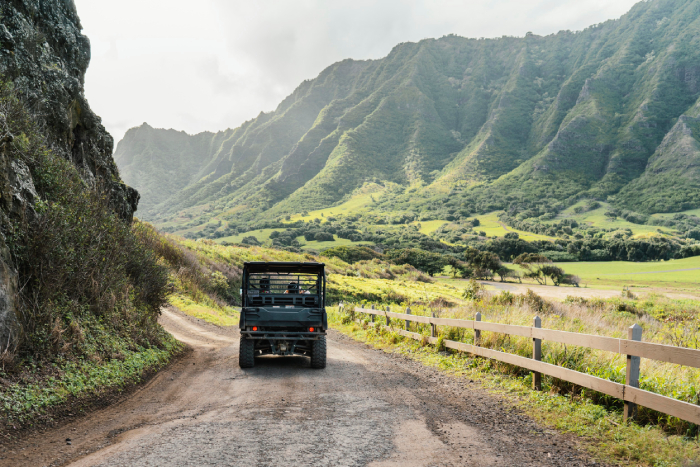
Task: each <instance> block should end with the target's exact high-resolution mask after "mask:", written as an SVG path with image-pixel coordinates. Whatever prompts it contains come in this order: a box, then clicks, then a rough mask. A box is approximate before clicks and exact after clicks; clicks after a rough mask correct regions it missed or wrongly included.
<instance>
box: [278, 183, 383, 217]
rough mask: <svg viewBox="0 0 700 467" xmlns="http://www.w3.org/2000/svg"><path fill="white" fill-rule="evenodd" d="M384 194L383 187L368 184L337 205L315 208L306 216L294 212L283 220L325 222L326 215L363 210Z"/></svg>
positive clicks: (345, 213)
mask: <svg viewBox="0 0 700 467" xmlns="http://www.w3.org/2000/svg"><path fill="white" fill-rule="evenodd" d="M383 194H384V188H383V187H381V186H380V185H376V184H369V185H366V186H364V187H362V188H361V189H360V192H359V193H357V194H356V195H354V196H353V197H352V198H350V199H349V200H347V201H345V202H344V203H342V204H339V205H338V206H333V207H331V208H325V209H317V210H315V211H309V213H308V216H302V215H301V214H295V215H293V216H291V218H290V220H285V221H284V222H296V221H304V222H311V221H313V220H314V219H320V220H321V221H322V222H325V221H326V219H327V218H328V216H331V217H333V216H338V215H348V214H353V213H355V212H358V211H361V210H364V209H365V208H367V207H369V206H371V205H372V204H374V201H373V199H374V200H376V201H379V199H380V198H381V197H382V195H383Z"/></svg>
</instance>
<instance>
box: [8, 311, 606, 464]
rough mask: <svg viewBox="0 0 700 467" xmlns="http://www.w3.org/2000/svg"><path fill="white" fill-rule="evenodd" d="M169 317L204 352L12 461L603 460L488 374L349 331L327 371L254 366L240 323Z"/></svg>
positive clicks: (335, 342) (21, 448) (268, 360)
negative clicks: (436, 365) (438, 365)
mask: <svg viewBox="0 0 700 467" xmlns="http://www.w3.org/2000/svg"><path fill="white" fill-rule="evenodd" d="M161 322H162V325H163V326H164V328H165V329H167V330H168V331H169V332H171V333H172V334H173V335H174V336H175V337H176V338H178V339H179V340H181V341H182V342H185V343H186V344H188V345H189V346H190V347H192V349H193V350H192V352H190V353H189V354H187V355H186V356H185V357H183V358H181V359H180V360H179V361H178V362H176V363H175V364H173V365H171V366H170V367H168V368H167V369H165V370H163V371H162V372H161V373H159V374H158V375H157V376H156V377H155V378H154V379H152V380H151V381H150V382H149V383H148V384H146V385H145V386H144V387H143V388H141V389H139V390H137V391H136V392H135V393H134V394H132V395H131V396H129V397H128V398H126V399H125V400H123V401H122V402H120V403H118V404H115V405H113V406H110V407H107V408H105V409H102V410H99V411H96V412H93V413H91V414H89V415H88V416H86V417H84V418H82V419H79V420H76V421H74V422H71V423H70V424H67V425H65V426H63V427H60V428H58V429H53V430H49V431H46V432H44V433H37V434H35V435H31V436H28V437H27V438H26V439H24V440H22V441H21V442H20V443H19V444H17V445H15V446H13V447H12V451H11V452H10V453H6V454H7V457H5V458H4V459H3V460H0V465H8V466H9V465H12V466H18V465H28V466H41V465H46V466H49V465H51V466H58V465H70V466H75V467H78V466H129V467H132V466H165V465H167V466H238V465H245V466H251V465H254V466H278V465H291V466H306V465H308V466H365V465H369V466H373V467H385V466H458V465H459V466H543V465H544V466H584V465H595V464H594V463H593V462H592V461H591V460H590V458H589V457H587V455H586V454H585V453H583V452H581V451H579V450H578V449H577V447H576V444H575V440H574V439H573V438H571V437H566V436H562V435H560V434H557V433H555V432H553V431H551V430H548V429H546V428H543V427H541V426H538V425H537V424H536V423H535V422H534V421H533V420H531V419H530V418H528V417H527V416H525V415H523V414H522V413H520V412H519V411H517V410H516V409H513V408H512V404H508V403H504V401H502V400H501V399H499V398H498V397H497V396H494V395H492V394H489V393H487V392H486V391H484V390H483V389H481V388H480V386H479V385H478V383H475V382H470V381H469V380H465V379H460V378H455V377H452V376H449V375H445V374H444V373H441V372H440V371H438V370H435V369H432V368H428V367H426V366H424V365H422V364H420V363H419V362H416V361H413V360H411V359H409V358H406V357H403V356H401V355H396V354H388V353H385V352H383V351H380V350H375V349H372V348H370V347H368V346H366V345H365V344H362V343H359V342H356V341H354V340H352V339H351V338H349V337H347V336H345V335H342V334H340V333H337V332H335V331H330V333H329V339H328V366H327V368H326V369H324V370H313V369H311V368H310V367H309V361H308V359H306V358H302V357H291V358H290V357H287V358H280V357H263V358H259V359H258V360H257V361H256V366H255V368H252V369H249V370H241V369H240V368H239V367H238V331H237V329H235V328H220V327H217V326H214V325H211V324H208V323H205V322H203V321H201V320H197V319H194V318H191V317H189V316H187V315H184V314H182V313H180V312H179V311H177V310H175V309H172V308H169V309H166V310H164V311H163V315H162V319H161ZM67 439H70V444H68V442H67V441H66V440H67Z"/></svg>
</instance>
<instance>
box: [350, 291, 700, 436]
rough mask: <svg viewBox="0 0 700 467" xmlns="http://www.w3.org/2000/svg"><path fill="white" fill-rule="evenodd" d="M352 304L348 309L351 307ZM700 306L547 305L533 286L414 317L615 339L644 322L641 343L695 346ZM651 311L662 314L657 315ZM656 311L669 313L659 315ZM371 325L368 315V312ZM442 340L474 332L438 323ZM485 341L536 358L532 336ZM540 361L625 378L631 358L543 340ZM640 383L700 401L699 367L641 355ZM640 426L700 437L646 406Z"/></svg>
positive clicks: (575, 301) (548, 384)
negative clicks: (478, 319) (538, 324)
mask: <svg viewBox="0 0 700 467" xmlns="http://www.w3.org/2000/svg"><path fill="white" fill-rule="evenodd" d="M382 306H389V307H390V308H391V310H392V311H395V312H403V310H404V309H405V304H403V305H400V306H397V305H395V304H390V303H388V302H387V303H385V304H383V305H382ZM352 307H353V304H352V303H348V304H347V306H346V309H351V308H352ZM699 310H700V303H697V302H691V301H678V300H670V299H667V298H665V297H661V296H656V297H652V299H647V300H645V301H643V302H639V303H635V301H634V300H623V299H622V298H621V299H608V300H597V299H596V300H585V299H580V298H574V297H570V298H568V299H567V300H565V302H563V303H559V302H549V301H546V300H544V299H542V298H541V297H539V296H537V295H536V294H534V293H532V292H531V291H528V293H527V294H523V295H514V294H511V293H508V292H503V293H501V294H499V295H491V294H488V293H486V292H484V291H483V290H482V291H480V292H479V293H478V294H477V297H476V298H475V299H474V300H469V301H467V302H466V303H463V304H462V305H460V306H453V307H450V306H445V305H444V304H436V303H433V304H413V305H412V306H411V312H412V313H413V314H417V315H423V316H431V315H433V314H434V315H436V316H438V317H444V318H456V319H467V320H472V319H474V317H475V315H476V313H477V312H478V313H481V316H482V321H488V322H494V323H503V324H514V325H521V326H532V324H533V318H534V317H535V316H539V317H540V318H541V319H542V327H544V328H549V329H556V330H562V331H569V332H576V333H584V334H596V335H603V336H609V337H615V338H627V330H628V328H629V327H630V326H632V325H633V324H639V325H641V326H642V328H643V330H644V334H643V340H644V341H647V342H657V343H661V344H667V345H682V346H685V347H690V348H698V336H699V332H698V329H699V328H698V321H697V316H698V311H699ZM654 311H656V312H657V313H658V315H657V316H654V314H653V313H654ZM658 316H664V317H665V318H663V319H659V318H658ZM363 319H364V321H365V322H366V323H367V326H370V325H371V323H370V318H369V317H363ZM391 323H392V326H394V327H397V328H403V327H404V321H403V320H391ZM411 327H412V330H414V331H416V332H419V333H422V334H424V335H429V333H430V326H429V325H422V324H419V323H412V324H411ZM438 330H439V334H440V336H441V338H443V339H449V340H454V341H459V342H465V343H469V344H473V343H474V332H473V331H472V330H469V329H463V328H457V327H449V326H444V327H439V328H438ZM480 345H481V346H483V347H486V348H490V349H495V350H500V351H504V352H508V353H513V354H516V355H520V356H523V357H531V356H532V342H531V340H530V339H528V338H524V337H519V336H510V335H505V334H501V333H495V332H486V331H482V332H481V340H480ZM542 356H543V358H542V360H543V361H544V362H547V363H551V364H554V365H558V366H562V367H565V368H569V369H572V370H576V371H580V372H583V373H587V374H590V375H593V376H597V377H600V378H604V379H608V380H611V381H615V382H618V383H624V382H625V371H626V359H625V357H624V356H621V355H619V354H615V353H612V352H604V351H601V350H596V349H589V348H583V347H577V346H571V345H565V344H559V343H554V342H548V341H546V340H545V341H543V342H542ZM477 361H480V362H481V363H478V364H479V365H486V366H489V367H491V368H493V369H494V370H495V371H498V372H502V373H505V374H509V375H511V376H515V377H519V378H524V379H525V380H528V381H529V379H530V378H531V374H530V372H529V371H528V370H524V369H522V368H519V367H516V366H513V365H508V364H505V363H501V362H497V361H492V360H481V359H478V360H477ZM640 388H641V389H645V390H647V391H652V392H655V393H658V394H661V395H664V396H668V397H672V398H675V399H679V400H682V401H685V402H689V403H693V404H698V403H700V399H699V397H700V369H697V368H691V367H684V366H679V365H674V364H670V363H665V362H658V361H655V360H649V359H642V362H641V378H640ZM543 390H544V391H549V392H553V393H560V394H567V395H570V396H577V397H581V396H583V397H585V398H587V399H589V400H591V401H593V402H594V403H596V404H601V405H603V406H605V407H607V408H609V409H613V410H621V409H622V407H623V402H622V401H621V400H618V399H615V398H613V397H610V396H607V395H604V394H601V393H597V392H594V391H590V390H585V389H583V388H581V387H578V386H576V385H573V384H571V383H569V382H566V381H563V380H560V379H556V378H552V377H549V376H543ZM638 423H639V424H641V425H646V424H654V425H658V426H660V427H662V428H663V429H664V430H665V431H667V432H669V433H674V434H683V435H688V436H695V435H697V431H698V429H697V426H695V425H692V424H690V423H687V422H685V421H683V420H680V419H677V418H675V417H671V416H668V415H666V414H662V413H659V412H656V411H653V410H650V409H647V408H644V407H640V408H639V417H638Z"/></svg>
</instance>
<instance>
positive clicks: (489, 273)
mask: <svg viewBox="0 0 700 467" xmlns="http://www.w3.org/2000/svg"><path fill="white" fill-rule="evenodd" d="M464 258H465V259H466V260H467V263H468V264H469V266H471V267H472V268H473V269H474V275H475V276H476V277H489V278H492V277H493V275H494V274H495V273H496V272H497V271H498V270H499V269H501V267H502V265H501V258H499V257H498V255H497V254H495V253H492V252H490V251H480V250H477V249H476V248H472V247H468V248H467V249H466V250H465V252H464Z"/></svg>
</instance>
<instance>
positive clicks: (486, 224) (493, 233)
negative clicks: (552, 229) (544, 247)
mask: <svg viewBox="0 0 700 467" xmlns="http://www.w3.org/2000/svg"><path fill="white" fill-rule="evenodd" d="M475 217H476V218H477V219H479V225H478V226H477V227H474V230H475V231H477V232H480V231H483V232H485V233H486V236H487V237H503V236H505V235H506V234H507V233H509V232H515V233H517V234H518V235H519V236H520V238H522V239H523V240H527V241H529V242H531V241H534V240H550V241H551V240H555V238H554V237H549V236H547V235H539V234H536V233H532V232H525V231H522V230H517V229H513V228H511V227H508V226H505V224H503V223H502V222H500V221H499V220H498V215H497V214H496V212H491V213H489V214H484V215H481V216H475Z"/></svg>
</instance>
